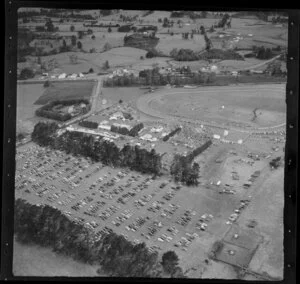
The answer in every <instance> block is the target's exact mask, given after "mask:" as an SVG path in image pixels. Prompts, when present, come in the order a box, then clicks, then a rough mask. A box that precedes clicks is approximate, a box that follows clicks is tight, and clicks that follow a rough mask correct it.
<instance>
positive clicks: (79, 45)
mask: <svg viewBox="0 0 300 284" xmlns="http://www.w3.org/2000/svg"><path fill="white" fill-rule="evenodd" d="M77 48H79V49H82V43H81V41H78V42H77Z"/></svg>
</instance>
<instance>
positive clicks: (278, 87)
mask: <svg viewBox="0 0 300 284" xmlns="http://www.w3.org/2000/svg"><path fill="white" fill-rule="evenodd" d="M225 88H226V91H227V92H253V91H254V92H255V91H257V90H259V91H260V92H263V91H268V92H270V90H273V91H274V92H285V84H263V85H255V87H254V86H253V85H246V84H245V85H237V86H236V85H234V86H226V87H224V86H222V87H218V86H217V87H215V86H213V87H201V89H200V88H198V89H196V90H195V89H185V90H182V91H176V90H172V89H169V90H168V91H167V90H164V91H163V92H157V93H151V94H147V95H144V96H142V97H140V98H139V99H138V101H137V103H136V106H137V109H138V110H139V111H141V112H142V113H144V114H147V115H150V116H152V117H156V118H158V119H177V120H182V121H185V122H198V123H199V124H203V125H205V126H208V127H214V128H221V129H228V128H229V129H231V130H235V131H239V132H242V133H249V134H251V133H253V132H255V133H259V132H263V131H266V130H274V129H278V128H281V127H283V126H285V123H280V124H278V125H273V126H270V127H256V128H249V129H242V128H238V127H233V126H232V127H231V126H228V125H221V124H217V123H213V122H207V121H202V120H194V119H189V118H187V117H182V116H176V115H168V114H165V113H162V112H160V111H158V110H155V109H153V108H151V107H150V106H149V104H150V103H151V101H154V100H157V99H160V98H162V97H164V96H165V95H173V94H174V95H175V94H183V95H188V94H197V93H200V92H201V93H204V92H206V93H214V92H216V91H220V90H222V91H225Z"/></svg>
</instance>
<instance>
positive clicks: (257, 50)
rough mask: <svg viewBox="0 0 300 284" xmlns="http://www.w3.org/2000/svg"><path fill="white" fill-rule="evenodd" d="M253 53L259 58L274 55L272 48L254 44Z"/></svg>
mask: <svg viewBox="0 0 300 284" xmlns="http://www.w3.org/2000/svg"><path fill="white" fill-rule="evenodd" d="M253 53H254V54H255V57H256V58H258V59H270V58H272V57H273V56H274V54H273V52H272V50H271V48H265V47H264V46H260V47H258V46H256V45H255V46H253Z"/></svg>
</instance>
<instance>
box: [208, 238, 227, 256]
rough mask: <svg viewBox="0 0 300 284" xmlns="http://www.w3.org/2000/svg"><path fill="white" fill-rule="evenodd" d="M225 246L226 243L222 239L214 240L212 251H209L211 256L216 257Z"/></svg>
mask: <svg viewBox="0 0 300 284" xmlns="http://www.w3.org/2000/svg"><path fill="white" fill-rule="evenodd" d="M223 247H224V243H223V242H221V241H216V242H214V244H213V246H212V248H211V251H210V253H209V257H210V258H212V259H216V258H217V255H218V254H219V252H220V251H221V250H222V248H223Z"/></svg>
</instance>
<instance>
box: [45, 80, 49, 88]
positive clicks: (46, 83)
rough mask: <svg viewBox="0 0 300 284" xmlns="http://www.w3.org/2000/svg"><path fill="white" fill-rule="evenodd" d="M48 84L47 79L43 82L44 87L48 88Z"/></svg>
mask: <svg viewBox="0 0 300 284" xmlns="http://www.w3.org/2000/svg"><path fill="white" fill-rule="evenodd" d="M49 86H50V82H49V81H48V80H47V81H46V82H45V83H44V87H45V88H48V87H49Z"/></svg>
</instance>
